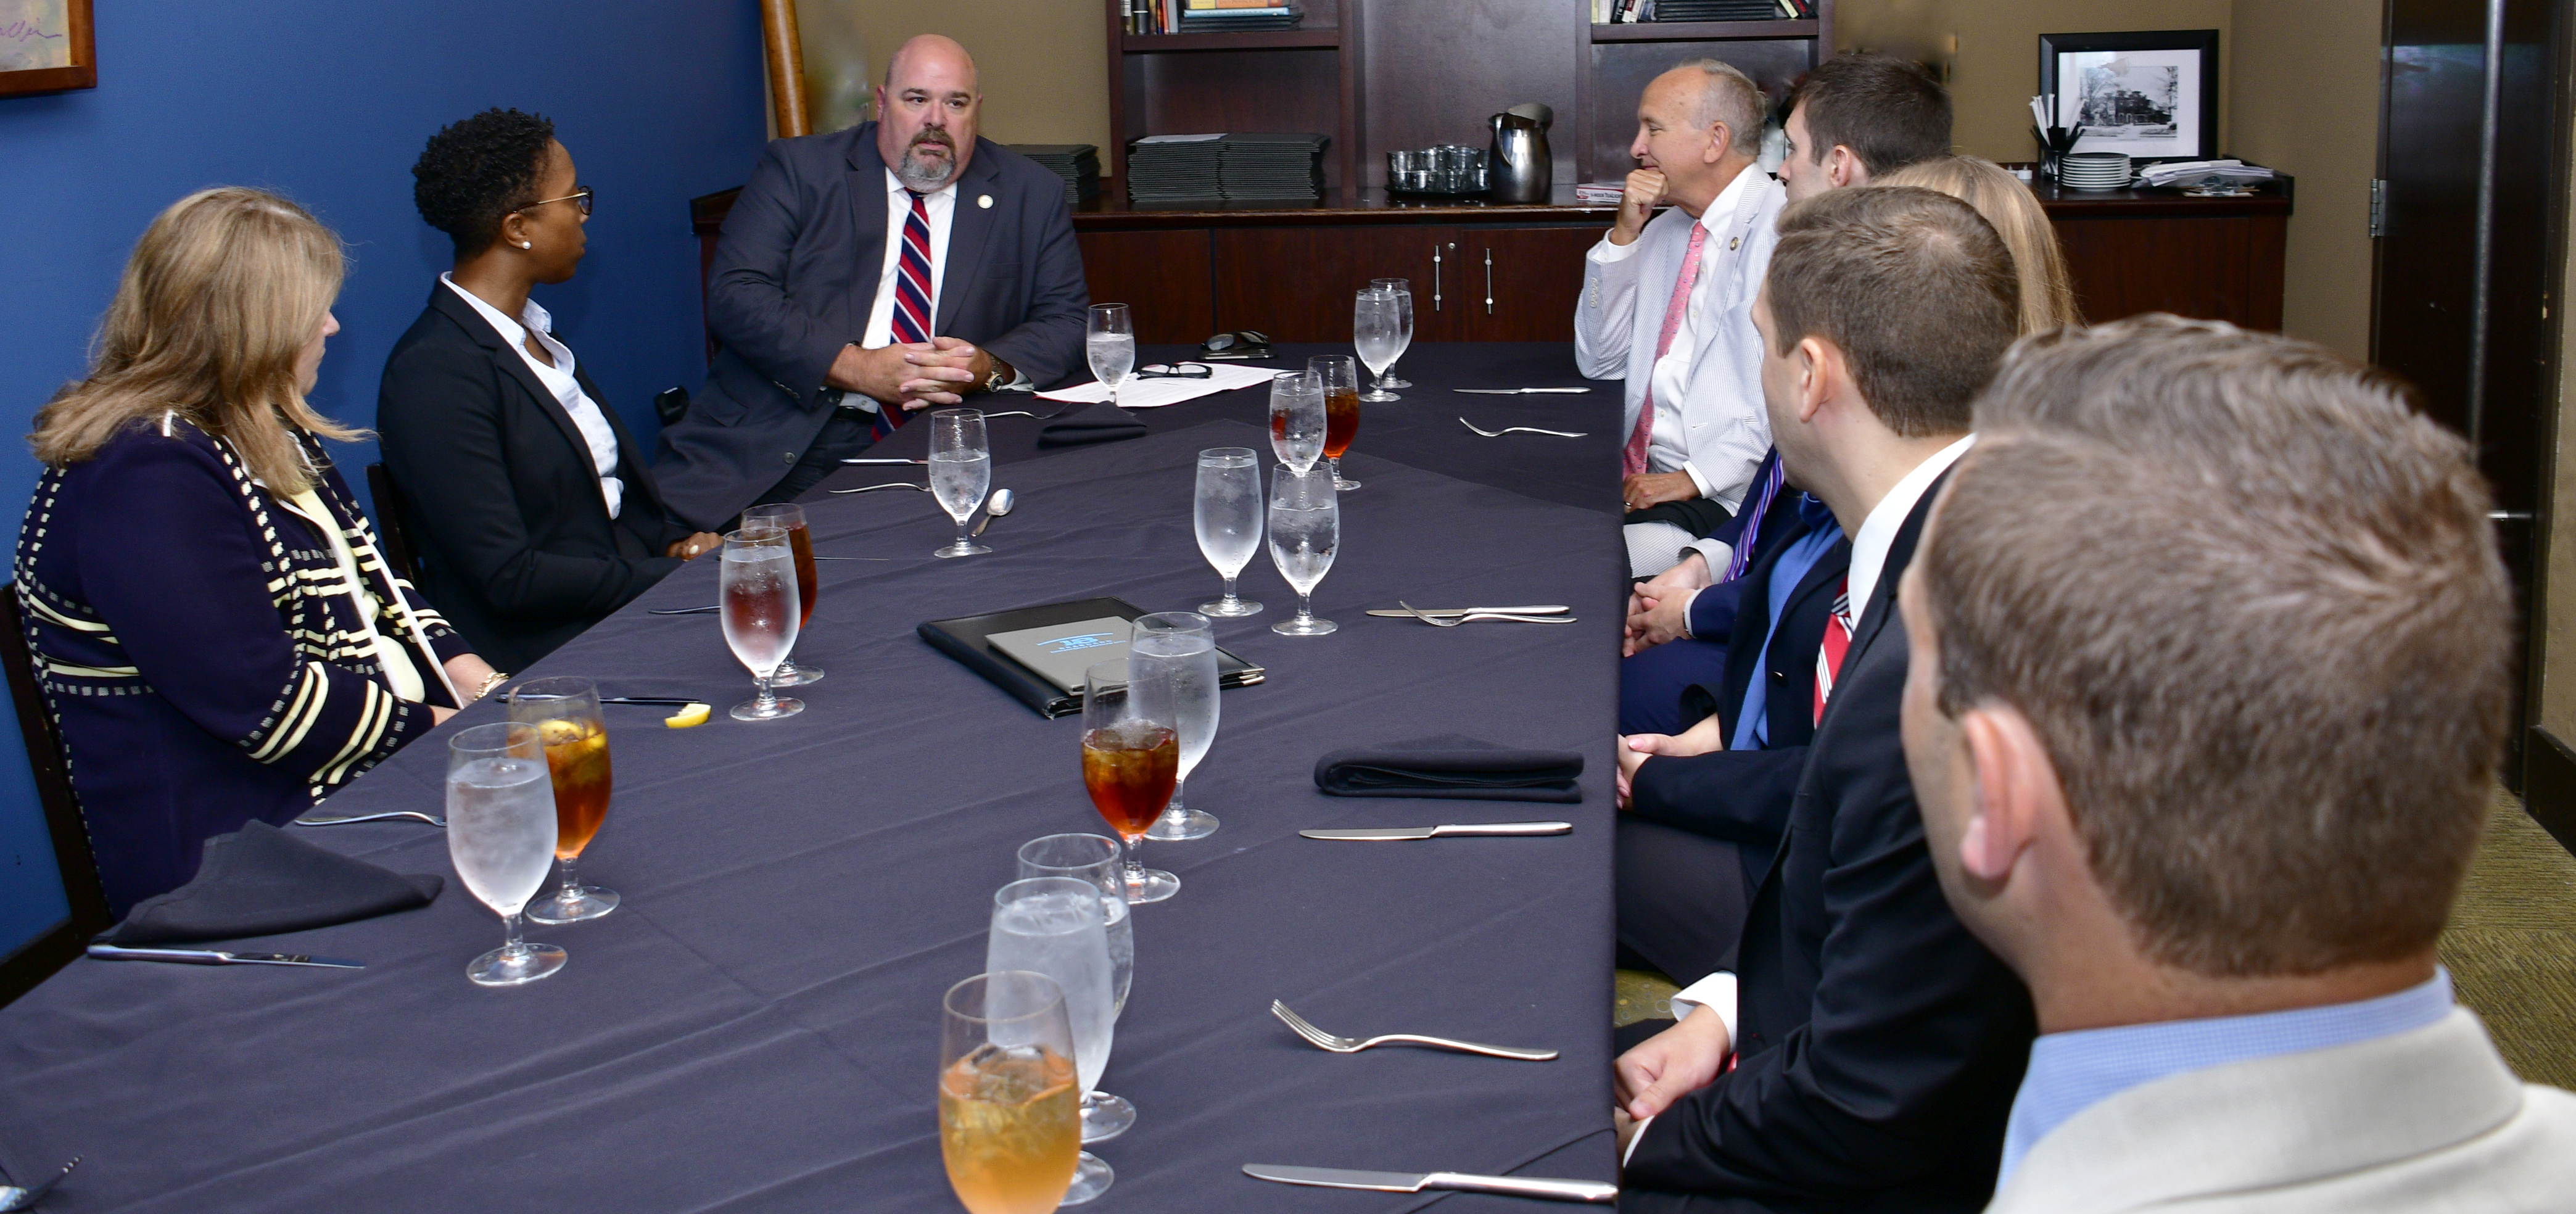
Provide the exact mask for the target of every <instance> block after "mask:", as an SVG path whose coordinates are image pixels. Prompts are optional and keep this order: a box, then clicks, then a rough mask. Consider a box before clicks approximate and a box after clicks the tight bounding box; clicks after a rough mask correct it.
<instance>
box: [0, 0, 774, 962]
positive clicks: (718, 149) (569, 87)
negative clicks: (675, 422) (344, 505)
mask: <svg viewBox="0 0 2576 1214" xmlns="http://www.w3.org/2000/svg"><path fill="white" fill-rule="evenodd" d="M96 9H97V22H98V24H97V42H98V61H99V68H98V81H99V86H98V87H97V88H96V89H90V90H84V91H81V92H74V93H63V94H57V95H54V96H48V97H12V98H0V350H5V354H0V431H5V432H6V435H7V438H6V439H5V441H0V519H5V520H6V524H7V533H8V536H9V539H10V541H11V542H14V540H15V537H16V532H17V520H18V515H19V512H20V511H21V510H22V509H23V506H22V503H24V502H25V501H26V499H27V495H28V494H29V493H30V492H31V491H32V489H33V487H34V485H35V480H36V475H37V472H38V466H37V464H36V461H35V459H34V458H33V457H32V456H30V455H29V454H28V453H27V448H26V445H25V444H24V443H23V442H20V441H18V439H19V437H20V436H23V435H24V434H25V433H26V432H27V430H28V428H29V422H30V419H31V418H32V417H33V416H34V414H35V411H36V409H37V407H38V406H40V405H42V404H43V403H44V402H45V399H46V398H47V397H48V396H50V395H52V393H53V392H54V390H55V389H56V388H58V387H59V386H61V384H62V383H63V382H64V381H66V380H69V379H73V378H77V377H78V376H79V375H80V374H81V372H82V371H83V369H84V368H85V366H86V362H87V359H86V354H85V352H86V350H87V346H88V341H89V337H90V334H91V332H92V331H93V330H94V329H95V327H96V325H97V323H98V317H99V314H100V313H101V312H102V311H103V310H105V308H106V306H107V302H108V299H109V297H110V296H112V295H113V294H114V293H115V290H116V282H117V275H118V273H119V272H120V271H121V270H122V268H123V266H124V264H125V258H126V255H127V253H128V252H130V251H131V249H132V248H133V244H134V239H135V237H137V236H139V235H141V234H142V231H143V228H144V226H145V225H146V224H148V223H150V222H151V220H152V217H153V216H154V215H155V214H157V213H159V212H160V210H161V209H162V208H163V207H166V206H168V205H169V204H170V203H171V202H173V201H175V200H177V199H178V198H179V197H180V196H182V195H184V194H186V193H188V192H189V191H191V190H195V189H199V188H201V187H204V186H209V185H249V186H259V187H262V188H265V189H271V190H276V191H278V192H280V193H283V194H285V195H287V196H288V197H291V198H294V199H295V200H296V201H298V202H300V203H302V204H304V205H305V206H306V207H308V208H310V209H311V210H312V211H313V212H314V213H315V214H316V215H318V216H319V217H320V218H321V220H322V221H323V222H324V223H326V224H329V225H330V226H331V227H332V228H334V229H336V230H337V231H338V232H339V233H340V236H341V238H342V239H343V240H345V241H347V242H348V245H349V252H350V267H349V275H348V281H347V283H346V285H345V286H344V287H343V288H342V291H341V295H340V301H339V304H338V307H337V309H336V311H337V314H338V316H339V318H340V325H341V332H340V335H339V336H338V337H336V338H334V339H332V342H331V346H330V352H329V354H328V356H327V357H325V358H324V360H323V363H322V375H321V381H320V383H319V384H318V385H317V386H316V387H315V390H314V393H313V400H314V404H315V405H316V406H317V407H318V408H319V409H320V410H321V411H322V412H323V413H324V414H326V415H328V416H331V417H334V418H337V419H339V420H341V421H343V422H349V423H354V424H357V425H361V426H369V425H373V424H374V420H375V412H376V379H377V376H378V375H379V373H380V372H381V371H382V370H383V368H384V360H385V355H386V353H387V352H388V351H390V350H391V349H392V348H393V343H394V339H395V338H397V337H400V336H401V335H402V332H403V330H404V329H405V328H408V327H409V326H410V325H411V322H412V320H413V319H414V318H415V317H417V316H418V315H419V314H420V309H421V306H422V303H423V301H424V300H426V299H427V298H428V295H429V288H430V286H431V284H432V283H433V281H434V280H435V278H436V276H437V273H438V271H440V270H443V269H445V268H447V265H448V262H449V250H448V243H447V238H446V237H444V236H442V235H440V234H438V233H436V232H433V231H431V230H430V229H429V228H428V227H427V226H426V225H424V224H423V223H421V221H420V216H419V214H418V213H417V212H415V211H414V210H413V209H412V204H411V173H410V169H411V164H412V161H413V160H414V159H415V158H416V157H418V156H419V154H420V149H421V145H422V143H423V142H424V141H425V140H427V139H428V137H429V136H430V134H431V133H432V132H433V131H436V130H437V129H438V128H439V127H440V126H442V125H445V124H446V123H449V122H452V121H454V120H456V119H458V118H462V117H464V116H466V115H467V114H471V113H474V112H476V111H479V110H482V109H485V108H488V107H491V106H496V105H501V106H517V107H518V108H520V109H523V110H531V111H534V112H537V113H541V114H544V115H546V116H547V117H549V118H552V119H553V120H554V122H555V129H556V132H557V135H558V136H559V137H560V138H561V139H562V140H563V141H564V143H565V145H566V146H567V147H569V148H571V149H572V153H573V158H574V160H575V161H576V163H577V164H578V165H579V167H580V170H581V180H582V182H583V184H586V185H589V186H591V187H593V188H595V189H597V190H598V191H599V206H598V212H597V214H596V215H595V216H594V217H593V218H592V220H591V223H590V252H589V256H588V257H586V258H585V259H584V260H583V262H582V267H581V274H580V276H579V277H577V278H575V279H573V281H571V282H569V283H566V284H564V285H562V286H558V287H540V288H538V293H537V299H538V302H540V303H542V304H544V305H545V306H546V308H547V309H548V310H549V311H551V312H552V313H553V314H554V316H555V321H556V325H557V331H558V332H560V333H562V334H564V336H565V337H566V339H567V341H568V342H569V344H571V345H572V347H573V348H574V349H575V350H577V351H579V352H580V353H581V356H582V365H583V367H584V369H586V370H588V371H589V372H590V373H591V374H592V375H593V376H594V377H595V378H596V379H597V380H598V382H599V384H600V387H601V388H602V390H604V391H605V392H607V394H608V396H609V400H608V402H607V403H609V404H610V405H611V406H612V407H614V408H616V409H617V410H618V411H619V412H620V413H621V414H622V415H624V417H625V419H626V423H627V425H628V426H630V427H632V428H633V430H634V432H635V433H636V435H637V437H638V438H639V439H641V440H643V441H645V442H647V443H649V442H650V441H651V436H652V435H654V434H655V433H656V432H657V431H658V430H659V426H658V425H657V424H656V422H655V419H654V417H653V410H652V394H653V393H655V392H658V391H660V390H661V389H663V388H665V387H669V386H671V385H673V384H686V385H690V386H692V387H694V386H695V385H696V383H697V381H698V379H699V378H700V377H702V376H703V375H704V373H705V366H706V360H705V347H704V345H703V344H702V342H703V338H702V337H701V332H702V330H701V328H700V314H699V305H698V288H697V251H696V242H695V240H694V239H693V238H692V237H691V235H690V233H689V224H688V200H689V199H690V198H691V197H694V196H696V195H699V194H705V193H710V192H713V191H716V190H721V189H725V188H727V187H730V186H735V185H740V184H741V183H742V180H743V178H744V177H745V176H747V175H748V174H749V173H750V171H751V166H752V162H753V161H754V159H755V158H756V157H757V156H758V154H759V151H760V144H761V139H762V129H763V128H762V107H763V105H764V104H765V101H764V93H763V86H762V82H761V65H760V21H759V16H758V12H757V9H756V7H755V6H754V5H752V4H749V3H745V2H743V0H548V2H546V3H542V4H530V3H525V2H523V0H522V2H512V3H502V2H498V0H438V2H437V3H434V4H427V3H408V2H405V3H388V2H384V0H368V2H364V3H350V2H349V0H328V2H324V0H260V2H258V3H251V4H208V3H204V2H202V0H102V2H101V3H99V4H98V5H97V6H96ZM338 454H339V456H340V462H341V465H342V467H343V468H344V469H348V470H350V475H349V479H350V481H351V482H352V483H353V485H354V486H355V487H356V488H357V490H358V491H359V492H360V493H361V494H364V493H365V490H366V486H365V481H364V478H363V477H361V476H358V475H356V471H355V470H357V469H361V468H363V467H364V466H365V465H366V464H367V463H369V462H370V461H372V460H374V459H375V458H376V455H375V449H374V447H373V445H372V444H360V445H358V446H354V447H351V448H349V449H347V450H344V451H341V452H339V453H338ZM8 713H9V708H8V705H7V703H6V698H5V697H0V955H6V954H7V953H9V952H11V951H13V950H15V949H16V948H17V947H19V946H20V945H21V944H22V943H24V942H25V941H26V940H28V939H30V938H32V937H33V936H34V935H35V934H36V933H39V932H42V931H44V930H45V929H46V928H48V927H49V926H50V925H51V924H53V923H54V922H56V921H58V920H59V919H60V918H61V917H62V915H63V913H64V910H63V895H62V889H61V886H60V882H59V880H58V879H57V877H56V876H55V867H54V862H53V855H52V852H51V849H50V848H49V847H48V845H47V843H46V836H45V829H44V819H43V815H42V813H41V811H40V810H39V809H38V807H37V805H36V799H35V787H34V783H33V781H32V779H31V777H30V776H29V774H28V772H27V768H26V763H25V759H24V752H23V751H22V750H21V749H20V748H19V746H18V744H17V738H18V732H17V723H16V721H15V720H14V719H11V718H10V716H9V715H8Z"/></svg>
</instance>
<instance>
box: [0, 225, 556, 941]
mask: <svg viewBox="0 0 2576 1214" xmlns="http://www.w3.org/2000/svg"><path fill="white" fill-rule="evenodd" d="M340 276H341V253H340V242H339V238H338V237H337V236H335V235H333V234H332V233H331V232H330V230H329V229H327V228H324V227H323V226H322V225H321V224H320V223H318V222H316V221H315V220H314V219H313V217H312V216H311V215H309V214H307V213H305V211H304V210H303V209H302V208H300V207H298V206H296V205H295V204H293V203H291V202H287V201H286V200H284V199H281V198H278V197H276V196H274V195H270V194H264V193H261V192H259V191H256V190H246V189H236V188H221V189H211V190H204V191H201V192H199V193H196V194H192V195H189V196H188V197H186V198H183V199H181V200H179V201H178V202H177V203H175V204H173V205H172V206H171V207H170V209H168V210H166V211H164V212H162V213H161V215H160V217H159V218H157V219H155V220H153V222H152V226H151V227H150V228H149V229H148V230H146V231H145V232H144V234H143V239H142V240H141V241H140V242H138V243H137V244H136V245H135V249H134V256H133V258H132V260H131V261H130V262H129V263H128V264H127V266H126V269H125V278H124V281H123V283H122V285H120V287H119V288H118V290H117V295H116V300H115V302H114V303H113V304H111V305H110V306H109V308H108V313H107V318H106V320H105V321H104V322H103V323H102V325H101V329H100V336H99V342H98V354H97V361H96V363H95V365H94V366H93V367H92V368H91V370H90V374H89V376H88V378H86V379H83V380H81V381H79V382H77V383H74V384H71V385H69V386H67V387H65V388H64V389H63V390H62V392H61V393H59V394H57V395H56V396H55V397H54V399H53V400H52V401H51V402H50V403H48V404H47V405H46V406H45V407H44V409H43V410H42V411H40V412H39V413H37V415H36V432H35V434H34V435H33V436H32V437H31V440H30V441H31V442H32V443H33V445H34V447H35V451H36V456H37V458H38V459H40V460H42V461H44V463H45V473H44V476H43V478H42V480H41V481H40V482H39V483H38V484H37V487H36V495H35V500H34V501H33V502H32V503H30V505H29V506H28V510H27V517H26V521H25V523H24V524H23V525H22V526H21V528H20V530H19V535H18V550H17V559H16V572H17V595H18V604H19V608H20V611H21V612H22V613H23V615H24V616H25V619H26V625H27V636H26V642H27V645H28V646H29V648H30V649H31V650H32V651H33V652H34V655H35V660H36V669H37V674H38V679H39V681H40V682H41V683H42V685H43V687H44V690H45V699H46V702H47V704H48V705H49V707H50V708H51V709H52V711H53V714H54V718H55V721H56V724H57V725H58V726H59V728H60V732H61V735H62V739H63V745H64V749H65V750H66V751H67V752H68V755H67V757H68V759H69V761H70V765H71V776H72V787H73V790H74V792H75V793H76V794H77V795H78V798H79V800H80V805H81V812H82V816H83V817H84V818H85V819H86V821H87V824H88V827H89V835H90V842H91V848H92V850H93V851H94V852H95V853H96V856H97V860H98V866H99V878H100V881H101V883H102V884H103V885H104V886H105V888H106V891H107V898H108V902H109V904H110V908H111V909H112V910H113V912H114V913H116V914H118V915H120V916H121V915H123V914H124V913H125V911H126V910H127V909H129V908H130V907H131V906H132V905H133V904H134V903H135V902H138V901H140V900H142V899H144V898H148V897H151V896H152V895H154V894H158V893H161V892H163V891H166V890H169V889H173V888H175V887H177V886H179V885H182V884H184V883H186V881H187V880H188V878H189V877H191V876H193V875H195V872H196V868H197V862H198V858H199V854H200V851H201V845H202V844H203V843H204V841H205V840H206V839H207V838H209V837H211V836H214V835H219V834H225V833H228V832H230V831H234V830H238V829H240V828H241V826H242V824H243V823H245V822H247V821H248V820H250V819H252V818H258V819H261V820H263V821H267V822H271V823H283V822H285V821H286V820H288V819H290V818H293V817H295V816H296V815H297V814H300V813H303V812H304V811H305V810H307V809H310V808H311V807H312V805H313V803H314V802H316V801H318V800H320V799H322V798H323V797H324V796H326V795H328V794H329V793H331V792H332V791H333V790H334V789H337V788H339V787H341V786H342V785H344V784H346V783H347V782H348V781H349V780H350V779H352V778H353V777H355V776H356V775H357V774H358V773H360V772H363V771H365V770H367V769H368V768H369V767H371V766H373V765H375V764H376V763H378V762H380V761H382V760H383V759H384V758H385V757H386V756H387V755H390V754H392V753H393V752H394V751H395V750H397V749H400V748H401V747H402V745H403V744H404V743H405V742H408V741H410V740H411V739H413V738H416V737H419V736H420V735H421V734H424V733H427V732H428V731H429V730H430V729H431V728H432V727H433V726H435V725H436V724H437V723H438V722H440V721H443V720H445V719H446V718H447V717H448V716H450V715H452V714H453V713H454V712H455V711H456V709H457V708H458V707H460V706H462V705H464V704H467V703H471V702H472V701H473V700H474V699H475V698H477V697H479V696H481V695H482V694H484V693H485V692H488V691H490V690H491V689H492V688H493V687H495V686H498V685H499V682H500V680H501V679H502V678H504V677H505V676H503V675H500V674H499V673H497V672H495V671H494V670H493V669H492V668H491V667H490V666H489V665H487V664H486V663H485V662H484V661H483V660H482V659H481V658H479V657H476V656H475V655H474V654H473V653H471V652H469V650H468V647H467V645H466V644H465V642H464V641H463V639H462V638H460V637H458V636H457V635H456V633H455V632H454V631H453V630H451V629H450V628H448V626H447V624H446V622H445V621H444V620H442V619H440V618H439V616H438V613H437V612H435V611H433V610H431V608H430V606H429V604H428V602H427V601H426V600H424V599H422V598H421V597H420V596H419V594H418V593H417V592H416V591H414V590H413V589H412V587H411V586H410V585H409V584H408V583H406V582H404V581H403V580H402V579H400V578H397V577H395V576H393V574H392V572H391V571H390V570H388V569H387V568H386V566H385V563H384V560H383V557H382V556H381V555H380V552H379V550H378V548H377V545H376V542H375V535H374V532H373V530H372V529H371V528H370V527H369V526H368V525H367V521H366V517H365V516H364V515H363V514H361V513H360V512H359V511H358V509H357V506H356V505H355V502H354V499H353V498H352V497H351V496H350V493H349V488H348V485H347V484H346V483H345V482H343V481H342V480H341V479H340V474H339V472H338V471H336V470H335V469H333V468H332V466H331V462H330V458H329V456H327V455H326V454H325V453H324V452H323V449H322V445H321V442H320V440H321V439H323V438H331V439H340V440H347V439H351V438H354V437H357V436H358V434H357V432H355V431H352V430H348V429H345V428H343V427H341V426H338V425H336V424H334V423H332V422H331V421H329V420H328V419H326V418H324V417H322V416H321V415H319V414H317V413H315V412H313V410H312V409H311V408H310V407H309V406H307V405H306V403H305V400H304V394H305V393H306V392H307V391H309V390H311V388H312V386H313V381H314V375H315V372H316V370H317V369H318V367H319V365H320V363H321V360H322V345H323V339H324V338H326V337H329V336H330V335H331V334H332V333H335V332H337V331H339V324H338V322H336V321H335V320H333V319H332V317H331V312H330V309H331V303H332V301H333V299H334V298H336V297H337V296H338V294H339V289H340Z"/></svg>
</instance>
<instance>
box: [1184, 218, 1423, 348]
mask: <svg viewBox="0 0 2576 1214" xmlns="http://www.w3.org/2000/svg"><path fill="white" fill-rule="evenodd" d="M1457 240H1458V229H1456V228H1454V227H1444V226H1437V225H1421V226H1413V225H1403V226H1389V225H1351V226H1341V225H1317V226H1304V227H1280V228H1219V229H1217V230H1216V232H1215V238H1214V248H1215V266H1216V292H1215V294H1216V324H1217V328H1218V329H1256V330H1259V331H1260V332H1263V333H1267V334H1269V335H1270V339H1271V340H1272V341H1329V342H1347V341H1349V340H1350V339H1351V301H1352V296H1354V295H1356V294H1357V293H1358V292H1359V291H1360V289H1361V288H1364V287H1366V286H1368V285H1369V280H1371V279H1375V278H1406V279H1411V280H1412V284H1413V299H1414V304H1413V313H1414V322H1413V339H1414V340H1415V341H1457V340H1460V339H1461V337H1460V334H1459V333H1458V332H1457V331H1455V329H1454V328H1453V324H1454V322H1455V321H1456V320H1457V319H1458V317H1459V316H1460V312H1459V305H1460V303H1461V300H1460V298H1459V297H1458V295H1457V286H1458V282H1457V277H1458V276H1457V274H1456V267H1455V266H1454V265H1452V264H1451V263H1452V262H1454V261H1455V260H1456V258H1457V251H1456V248H1455V246H1456V243H1457ZM1435 257H1436V258H1439V261H1438V262H1436V263H1435V262H1434V260H1433V259H1434V258H1435Z"/></svg>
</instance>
